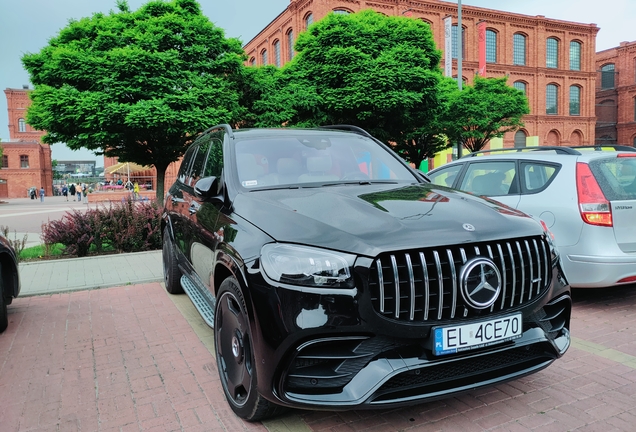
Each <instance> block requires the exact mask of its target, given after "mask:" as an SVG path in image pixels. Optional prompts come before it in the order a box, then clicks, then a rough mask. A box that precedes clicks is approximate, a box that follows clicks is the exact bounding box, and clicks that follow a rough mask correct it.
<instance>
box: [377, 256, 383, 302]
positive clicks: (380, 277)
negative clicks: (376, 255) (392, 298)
mask: <svg viewBox="0 0 636 432" xmlns="http://www.w3.org/2000/svg"><path fill="white" fill-rule="evenodd" d="M375 265H376V267H377V269H378V289H379V290H380V313H384V275H383V274H382V261H380V260H379V259H378V260H376V261H375Z"/></svg>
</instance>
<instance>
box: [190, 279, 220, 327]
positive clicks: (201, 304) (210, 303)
mask: <svg viewBox="0 0 636 432" xmlns="http://www.w3.org/2000/svg"><path fill="white" fill-rule="evenodd" d="M181 286H182V287H183V290H184V291H185V292H186V294H188V297H190V300H192V304H194V307H195V308H197V310H198V311H199V313H200V314H201V316H202V317H203V320H204V321H205V323H206V324H207V325H209V326H210V327H212V328H214V307H215V306H216V299H215V298H214V297H212V296H211V295H210V294H209V293H208V292H207V290H205V291H203V290H201V289H199V287H198V286H197V285H196V284H195V283H194V282H192V281H191V280H190V278H189V277H187V276H186V275H183V276H181Z"/></svg>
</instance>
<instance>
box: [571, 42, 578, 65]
mask: <svg viewBox="0 0 636 432" xmlns="http://www.w3.org/2000/svg"><path fill="white" fill-rule="evenodd" d="M570 70H581V43H580V42H577V41H572V42H570Z"/></svg>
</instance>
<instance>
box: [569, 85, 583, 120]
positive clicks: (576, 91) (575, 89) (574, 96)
mask: <svg viewBox="0 0 636 432" xmlns="http://www.w3.org/2000/svg"><path fill="white" fill-rule="evenodd" d="M570 115H581V87H579V86H575V85H573V86H570Z"/></svg>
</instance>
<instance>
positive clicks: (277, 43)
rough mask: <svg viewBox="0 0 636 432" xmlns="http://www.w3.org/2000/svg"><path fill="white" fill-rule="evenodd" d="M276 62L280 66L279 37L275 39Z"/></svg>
mask: <svg viewBox="0 0 636 432" xmlns="http://www.w3.org/2000/svg"><path fill="white" fill-rule="evenodd" d="M274 64H275V65H276V66H277V67H280V41H279V40H278V39H276V40H275V41H274Z"/></svg>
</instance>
